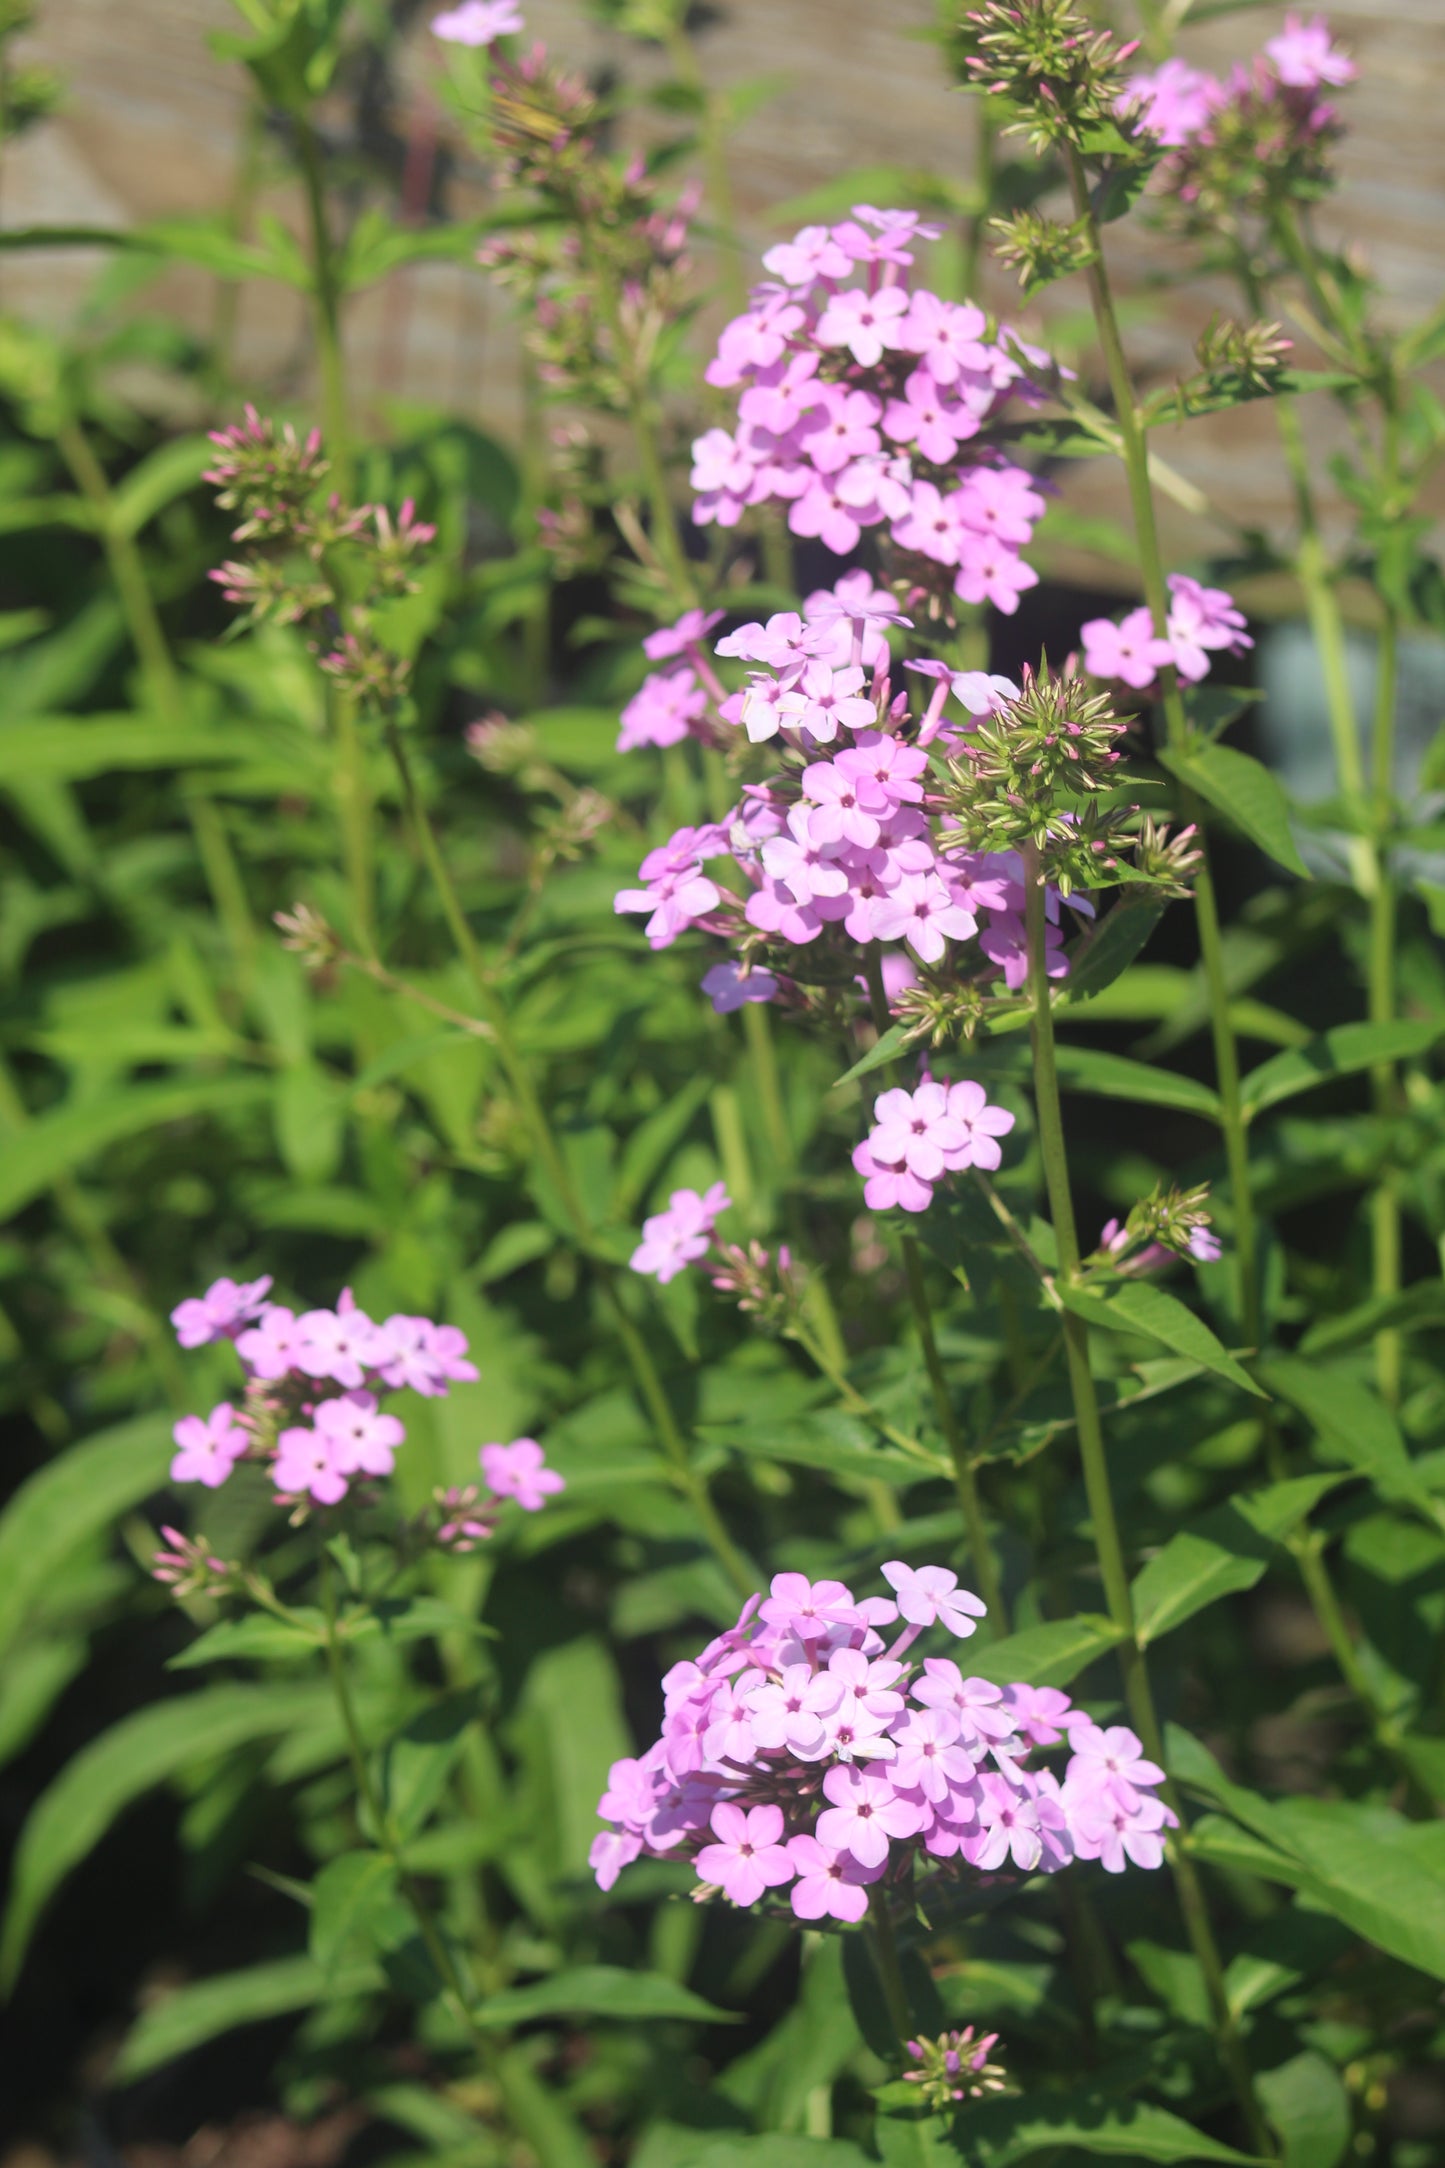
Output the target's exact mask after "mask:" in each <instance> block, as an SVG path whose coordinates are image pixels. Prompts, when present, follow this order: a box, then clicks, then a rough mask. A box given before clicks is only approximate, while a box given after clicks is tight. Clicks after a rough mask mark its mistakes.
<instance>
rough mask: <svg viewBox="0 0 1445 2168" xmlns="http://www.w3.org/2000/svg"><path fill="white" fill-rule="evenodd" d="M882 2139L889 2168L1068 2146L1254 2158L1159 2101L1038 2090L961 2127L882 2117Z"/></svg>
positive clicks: (1147, 2157) (968, 2117)
mask: <svg viewBox="0 0 1445 2168" xmlns="http://www.w3.org/2000/svg"><path fill="white" fill-rule="evenodd" d="M910 2126H911V2127H910ZM925 2133H926V2134H927V2142H926V2143H925V2142H924V2134H925ZM877 2136H878V2147H879V2151H880V2152H881V2153H882V2155H883V2159H884V2162H885V2164H886V2168H945V2164H946V2163H950V2164H956V2163H957V2162H958V2160H959V2158H960V2155H962V2158H963V2159H964V2160H966V2161H967V2163H968V2168H1013V2163H1014V2162H1015V2161H1025V2160H1030V2159H1032V2158H1033V2157H1034V2155H1036V2154H1039V2153H1045V2152H1057V2151H1059V2150H1060V2149H1062V2148H1068V2149H1069V2150H1070V2151H1075V2150H1076V2151H1078V2152H1081V2153H1099V2154H1104V2155H1106V2156H1111V2157H1113V2158H1116V2159H1124V2160H1134V2161H1154V2162H1185V2161H1220V2162H1225V2163H1229V2164H1232V2168H1243V2164H1245V2163H1250V2162H1252V2160H1253V2157H1254V2156H1252V2155H1250V2154H1248V2153H1240V2152H1237V2151H1236V2150H1235V2148H1234V2147H1233V2146H1229V2145H1224V2144H1223V2143H1222V2142H1221V2141H1220V2140H1219V2139H1218V2138H1210V2137H1207V2136H1206V2135H1205V2134H1204V2132H1203V2131H1199V2130H1195V2129H1194V2128H1193V2126H1192V2125H1191V2124H1189V2123H1186V2122H1185V2120H1184V2118H1183V2117H1182V2116H1179V2115H1175V2114H1173V2113H1172V2111H1171V2110H1170V2109H1168V2108H1157V2107H1155V2106H1154V2105H1153V2103H1152V2102H1151V2101H1145V2100H1118V2099H1111V2098H1110V2097H1109V2096H1108V2095H1106V2094H1102V2093H1098V2094H1092V2093H1087V2092H1070V2093H1060V2094H1059V2095H1057V2096H1052V2095H1050V2094H1048V2093H1041V2092H1039V2091H1036V2090H1031V2091H1030V2092H1029V2093H1028V2094H1026V2095H1023V2096H1021V2097H1019V2098H1017V2099H1007V2100H980V2101H972V2102H970V2103H969V2105H968V2108H967V2111H966V2114H965V2115H963V2116H961V2117H960V2118H959V2119H958V2121H957V2123H956V2124H950V2122H949V2121H948V2120H947V2119H946V2118H945V2117H943V2116H919V2115H918V2114H917V2113H916V2111H915V2113H914V2114H913V2115H908V2114H907V2113H899V2112H896V2111H895V2112H893V2113H889V2114H884V2115H880V2116H879V2118H878V2131H877Z"/></svg>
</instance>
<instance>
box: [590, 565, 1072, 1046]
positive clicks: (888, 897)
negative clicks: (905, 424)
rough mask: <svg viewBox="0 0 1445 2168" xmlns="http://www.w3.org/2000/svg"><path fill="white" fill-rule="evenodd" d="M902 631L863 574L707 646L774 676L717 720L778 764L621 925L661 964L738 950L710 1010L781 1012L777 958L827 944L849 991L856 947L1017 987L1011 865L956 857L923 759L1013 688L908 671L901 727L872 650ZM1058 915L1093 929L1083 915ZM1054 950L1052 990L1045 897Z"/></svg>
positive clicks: (670, 844) (687, 846)
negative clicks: (706, 950) (961, 965)
mask: <svg viewBox="0 0 1445 2168" xmlns="http://www.w3.org/2000/svg"><path fill="white" fill-rule="evenodd" d="M899 621H900V620H899V615H898V612H897V610H896V609H895V607H894V606H893V604H892V602H891V600H890V598H889V597H888V596H887V595H886V594H884V593H883V592H882V591H881V590H879V589H875V588H874V587H873V585H872V582H871V580H870V578H869V575H868V574H867V573H866V572H850V573H847V574H845V575H844V577H843V578H842V579H840V580H839V581H838V583H837V585H836V587H834V588H833V589H832V590H829V591H820V592H819V593H817V594H814V595H811V596H809V598H808V600H807V602H806V603H805V604H804V607H803V609H802V611H801V612H798V611H781V612H779V613H778V614H777V615H775V616H773V617H771V618H769V619H768V621H767V622H766V624H750V625H743V626H741V627H739V628H738V630H736V631H735V632H732V633H729V634H728V635H727V636H726V637H725V638H724V639H723V640H720V641H719V642H718V643H717V650H716V651H717V652H718V653H719V654H725V655H728V656H731V657H740V658H742V659H744V660H747V661H750V662H756V663H760V664H766V665H767V666H768V667H767V668H766V669H757V670H754V672H753V673H752V675H751V677H750V680H749V683H748V686H747V688H746V690H744V691H741V692H737V693H733V694H731V695H729V696H727V697H726V698H725V699H724V700H723V701H722V702H721V703H720V704H719V706H718V708H717V720H718V722H719V723H720V724H723V725H727V724H733V725H736V724H741V725H742V726H743V727H744V728H745V729H746V731H747V733H748V735H749V737H750V738H752V739H753V740H754V741H755V742H758V743H761V742H764V741H767V740H773V739H775V740H776V741H777V751H778V752H779V754H780V755H781V756H782V758H783V760H784V763H785V765H784V766H783V768H782V769H781V771H780V772H779V773H777V774H776V775H774V776H772V777H770V778H769V779H768V780H767V781H764V782H760V783H749V784H745V785H744V786H743V791H742V796H741V798H740V800H739V802H738V804H737V805H736V806H734V807H733V809H732V810H731V812H729V813H728V814H727V815H725V816H724V818H723V819H722V820H720V821H713V822H705V823H703V824H702V825H700V826H697V827H687V828H680V829H678V830H677V831H676V833H675V834H674V835H672V836H670V837H669V838H668V840H667V841H666V842H665V843H663V844H659V845H658V847H657V848H656V849H655V850H653V851H650V852H649V853H648V855H647V857H646V858H645V859H644V860H643V862H642V865H641V868H640V870H639V881H640V883H641V885H640V886H638V887H636V888H628V889H623V890H622V891H621V892H620V893H619V894H618V896H617V898H616V903H615V908H616V909H617V910H618V911H620V912H637V913H639V914H641V915H645V917H646V920H647V925H646V933H647V938H648V941H649V942H650V944H651V946H652V947H653V948H655V949H664V948H669V947H671V945H672V944H673V942H674V941H676V939H677V938H678V936H679V934H681V933H684V932H686V931H687V930H689V929H690V928H699V929H701V930H702V931H704V932H708V933H713V934H719V935H723V936H724V937H726V938H728V939H730V940H731V941H732V942H734V943H735V944H736V946H737V947H738V949H739V950H740V952H741V955H740V959H739V961H737V962H735V963H729V964H724V965H715V966H713V968H712V969H711V970H710V971H709V972H708V974H707V977H706V978H705V979H704V981H703V984H704V987H705V989H706V991H707V992H708V994H709V995H710V996H711V998H712V1000H713V1004H714V1006H715V1007H716V1008H718V1009H719V1010H728V1009H736V1008H738V1007H740V1006H741V1005H742V1003H743V1002H744V1001H750V1000H751V1001H766V1000H774V999H788V998H791V997H792V981H793V979H794V978H795V977H803V976H806V975H807V974H806V973H805V972H804V970H803V966H802V963H801V959H799V960H797V961H793V960H792V959H791V958H790V957H789V953H788V952H789V951H790V950H798V949H804V948H807V947H809V946H810V945H812V944H813V943H815V942H817V941H819V940H820V938H822V937H824V936H828V938H829V941H830V944H831V946H832V948H833V949H835V950H841V954H840V956H839V966H840V968H839V970H838V971H837V972H835V973H834V974H833V976H834V977H836V978H839V979H841V980H842V981H843V982H845V983H846V982H848V981H849V980H851V979H852V978H853V977H854V976H855V975H856V973H857V970H858V960H857V959H856V958H855V959H854V960H853V962H852V966H851V969H850V968H847V967H846V966H847V959H848V957H849V952H850V945H851V947H852V948H855V949H856V948H857V947H865V948H866V947H868V946H870V945H871V944H873V943H875V942H877V943H880V944H882V945H883V946H884V947H885V948H890V947H895V948H902V949H903V950H904V951H906V953H907V955H908V957H909V958H910V959H911V961H912V962H913V964H915V965H926V966H934V965H938V964H940V963H942V961H943V959H944V957H945V954H946V952H947V951H948V949H949V946H950V944H961V943H964V942H972V941H974V940H975V939H976V940H977V944H978V954H979V956H980V957H981V958H982V962H983V972H984V975H985V976H987V977H990V978H996V977H998V976H999V975H1002V977H1003V979H1004V981H1005V983H1006V985H1007V986H1008V987H1009V988H1010V989H1015V990H1016V989H1017V988H1018V987H1020V986H1021V985H1022V984H1023V981H1024V978H1025V976H1026V972H1027V959H1026V947H1025V938H1024V887H1023V878H1022V874H1023V869H1022V865H1021V863H1020V861H1019V859H1018V857H1017V855H1016V853H1014V852H1011V851H999V852H969V851H966V850H963V849H961V848H960V847H959V839H958V837H957V834H956V831H955V830H954V829H953V828H952V827H951V826H950V823H949V819H948V816H947V815H946V813H945V812H944V811H943V805H942V801H941V799H940V798H939V797H938V795H937V793H936V791H935V790H934V789H933V788H932V787H931V785H932V783H933V777H932V775H931V770H930V754H929V748H930V747H931V746H932V745H934V744H935V743H937V745H938V746H939V747H940V749H942V750H945V751H947V750H953V749H955V748H957V747H959V746H962V745H966V743H967V734H968V731H969V729H970V728H971V727H972V725H973V723H974V722H976V721H977V719H978V718H979V717H981V716H987V715H991V714H995V713H998V712H1000V711H1001V710H1002V709H1004V708H1006V707H1007V705H1008V703H1009V702H1010V701H1011V700H1013V699H1016V698H1017V697H1018V691H1019V689H1018V687H1017V686H1016V685H1014V684H1013V683H1012V682H1011V681H1010V680H1009V679H1007V678H1001V677H990V676H989V675H987V674H986V673H985V672H982V671H955V670H953V669H951V668H950V667H949V666H948V665H947V664H944V663H942V662H934V661H918V662H912V663H906V664H905V665H904V670H905V671H906V672H908V673H910V675H911V676H912V677H913V679H914V680H916V681H917V682H919V683H920V684H921V685H922V686H923V688H924V690H925V694H926V698H925V700H924V701H923V703H922V707H921V712H920V713H918V714H917V715H914V714H912V713H911V712H910V707H909V699H908V693H907V689H906V682H905V686H904V688H903V689H902V690H897V691H895V689H894V685H893V680H892V676H891V670H892V664H891V658H890V656H889V652H888V647H887V643H886V640H885V638H884V633H885V631H886V628H887V627H888V626H889V625H891V624H894V623H897V622H899ZM705 622H707V621H705V620H702V619H701V618H700V617H699V614H698V613H697V612H691V613H689V615H688V617H686V618H684V619H683V620H681V621H680V624H679V626H678V627H675V628H672V630H671V631H670V632H668V633H665V634H664V635H663V637H664V638H671V637H672V634H673V633H674V632H675V633H676V634H677V635H678V637H679V638H680V639H682V640H683V642H684V644H685V646H686V647H687V650H688V652H689V653H691V654H694V655H695V654H696V652H697V649H696V643H697V642H698V641H700V639H701V637H702V631H701V629H700V628H701V626H702V625H703V624H704V623H705ZM903 622H905V623H906V620H903ZM665 652H666V651H665ZM687 675H688V676H689V677H690V678H691V677H692V676H693V675H694V668H693V666H692V665H691V664H689V665H688V666H687ZM651 682H652V681H649V683H651ZM644 692H646V688H644ZM641 697H642V696H641V695H639V698H641ZM951 700H952V701H956V703H957V707H958V709H960V710H962V714H961V715H959V714H957V713H956V712H954V711H950V709H949V706H948V703H949V702H950V701H951ZM842 732H846V733H847V736H846V737H845V738H843V739H842V741H841V743H840V742H839V738H840V733H842ZM719 858H728V859H730V860H731V861H732V873H731V875H730V876H729V877H728V878H727V879H726V880H717V879H715V878H714V877H713V875H712V874H711V873H710V872H709V871H708V870H707V869H708V865H709V863H710V861H712V860H715V859H719ZM1069 901H1070V904H1071V907H1072V908H1074V909H1075V910H1079V911H1082V912H1084V913H1086V914H1088V915H1092V911H1093V906H1092V904H1090V903H1089V902H1088V901H1087V899H1085V898H1083V897H1081V896H1079V895H1077V894H1075V895H1072V896H1071V897H1070V898H1069ZM1048 941H1049V949H1050V955H1051V961H1050V966H1049V968H1050V972H1051V974H1052V975H1053V976H1056V977H1057V976H1062V975H1063V973H1064V971H1065V970H1066V968H1067V967H1066V965H1065V962H1064V959H1063V957H1062V955H1060V954H1058V951H1059V950H1060V949H1061V947H1062V943H1063V934H1062V931H1061V928H1060V925H1059V897H1058V895H1057V893H1055V892H1053V891H1052V890H1051V892H1050V896H1049V936H1048ZM760 966H761V968H760ZM912 976H913V974H912V973H911V972H910V973H909V974H908V977H910V978H911V977H912ZM905 983H906V980H905Z"/></svg>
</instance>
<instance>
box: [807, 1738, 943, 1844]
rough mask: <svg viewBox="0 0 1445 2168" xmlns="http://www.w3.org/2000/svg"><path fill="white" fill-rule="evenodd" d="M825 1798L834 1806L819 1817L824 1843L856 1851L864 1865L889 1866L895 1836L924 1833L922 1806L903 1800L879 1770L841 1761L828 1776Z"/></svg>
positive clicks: (819, 1836) (824, 1781)
mask: <svg viewBox="0 0 1445 2168" xmlns="http://www.w3.org/2000/svg"><path fill="white" fill-rule="evenodd" d="M823 1796H824V1797H825V1798H826V1799H827V1800H828V1801H829V1802H830V1804H829V1805H828V1806H827V1807H825V1808H824V1810H823V1812H822V1813H821V1814H820V1815H819V1816H818V1823H817V1830H816V1835H817V1838H818V1842H819V1843H820V1844H826V1845H827V1846H828V1847H829V1849H830V1850H832V1851H838V1852H851V1853H852V1855H853V1857H854V1859H856V1860H857V1861H858V1864H859V1865H860V1866H862V1867H881V1866H883V1864H884V1862H885V1861H886V1860H887V1858H888V1840H889V1838H890V1837H912V1836H916V1835H917V1833H918V1825H919V1821H920V1815H919V1811H918V1808H917V1807H916V1806H915V1805H914V1804H913V1802H912V1801H911V1800H908V1799H901V1798H900V1797H899V1796H898V1793H897V1792H896V1791H895V1790H894V1787H893V1785H892V1783H891V1782H890V1781H889V1779H888V1777H887V1776H886V1775H885V1774H884V1773H883V1772H882V1771H880V1770H878V1769H874V1768H866V1769H865V1768H860V1767H859V1766H858V1764H857V1763H856V1762H840V1763H837V1764H835V1765H834V1767H833V1768H831V1769H830V1770H829V1771H828V1772H827V1774H826V1776H825V1777H824V1778H823Z"/></svg>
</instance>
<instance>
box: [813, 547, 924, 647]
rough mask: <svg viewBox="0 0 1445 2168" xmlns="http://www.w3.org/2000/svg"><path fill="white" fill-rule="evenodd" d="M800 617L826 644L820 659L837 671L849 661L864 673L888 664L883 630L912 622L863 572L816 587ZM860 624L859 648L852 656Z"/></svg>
mask: <svg viewBox="0 0 1445 2168" xmlns="http://www.w3.org/2000/svg"><path fill="white" fill-rule="evenodd" d="M803 615H804V617H805V618H806V619H807V621H808V623H809V624H810V625H813V626H814V627H815V628H816V629H817V630H818V631H819V632H820V633H821V634H823V635H824V637H825V640H826V642H827V644H826V645H825V646H824V647H822V648H821V649H820V651H819V659H820V660H821V661H823V662H830V663H832V664H833V665H834V667H835V668H837V669H841V668H843V667H844V665H845V664H848V663H850V662H859V663H861V664H862V665H863V668H864V669H865V670H878V669H881V668H882V667H883V666H884V665H885V664H886V663H887V661H888V641H887V639H886V638H885V636H884V633H885V628H886V627H887V626H889V625H898V626H903V627H911V626H912V623H913V620H912V618H909V617H905V616H904V615H903V613H902V611H901V610H900V609H899V607H898V605H897V603H896V602H895V601H894V599H893V597H892V596H891V595H890V594H889V592H888V590H887V589H886V588H885V587H875V586H874V584H873V575H872V574H871V573H870V572H865V571H862V570H859V571H857V572H845V573H844V574H843V577H842V578H841V579H840V580H839V581H838V582H837V583H836V585H834V586H833V587H831V588H829V587H818V588H815V589H814V590H813V592H812V594H811V595H809V596H808V598H807V600H806V602H804V604H803ZM860 625H861V627H862V633H863V639H862V646H861V649H860V650H859V652H858V653H857V654H856V655H855V653H854V646H855V640H856V633H857V628H858V627H859V626H860Z"/></svg>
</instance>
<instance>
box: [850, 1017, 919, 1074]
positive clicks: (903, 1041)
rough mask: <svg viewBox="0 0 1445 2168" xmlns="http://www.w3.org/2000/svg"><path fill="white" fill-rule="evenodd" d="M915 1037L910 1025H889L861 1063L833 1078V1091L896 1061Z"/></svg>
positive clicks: (912, 1027) (914, 1031) (914, 1030)
mask: <svg viewBox="0 0 1445 2168" xmlns="http://www.w3.org/2000/svg"><path fill="white" fill-rule="evenodd" d="M915 1036H916V1029H915V1027H914V1026H913V1025H912V1024H890V1025H889V1026H888V1029H887V1030H886V1031H885V1032H883V1033H881V1034H880V1036H879V1038H878V1041H877V1044H876V1045H874V1046H870V1047H869V1049H868V1051H867V1053H866V1054H865V1055H864V1056H863V1058H862V1060H861V1061H855V1062H854V1064H853V1066H852V1068H851V1069H845V1070H844V1071H843V1074H842V1075H841V1076H836V1077H834V1079H833V1089H834V1091H837V1089H838V1087H839V1085H840V1084H851V1083H852V1082H853V1079H854V1078H855V1077H860V1076H867V1075H868V1074H869V1073H870V1071H872V1070H874V1069H881V1068H883V1066H884V1065H885V1063H887V1062H890V1061H896V1060H897V1059H898V1056H899V1055H900V1054H901V1053H903V1052H904V1050H905V1049H906V1048H907V1046H908V1045H909V1042H910V1040H911V1039H912V1038H914V1037H915Z"/></svg>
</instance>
